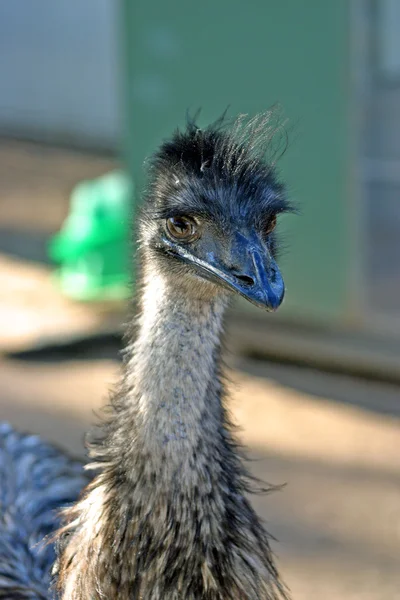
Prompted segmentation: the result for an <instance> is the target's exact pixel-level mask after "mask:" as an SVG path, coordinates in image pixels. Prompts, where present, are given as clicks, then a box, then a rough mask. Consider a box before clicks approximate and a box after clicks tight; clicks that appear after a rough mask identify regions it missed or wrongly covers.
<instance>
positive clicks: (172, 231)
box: [166, 217, 199, 242]
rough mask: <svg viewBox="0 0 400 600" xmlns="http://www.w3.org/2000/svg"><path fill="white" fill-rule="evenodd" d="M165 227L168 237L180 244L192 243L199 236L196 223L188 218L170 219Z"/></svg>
mask: <svg viewBox="0 0 400 600" xmlns="http://www.w3.org/2000/svg"><path fill="white" fill-rule="evenodd" d="M166 227H167V232H168V234H169V236H170V237H172V238H173V239H175V240H179V241H180V242H193V241H194V240H195V239H197V238H198V236H199V233H198V226H197V223H195V221H194V220H193V219H190V218H189V217H170V218H169V219H167V221H166Z"/></svg>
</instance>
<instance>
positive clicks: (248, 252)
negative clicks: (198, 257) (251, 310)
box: [214, 232, 285, 311]
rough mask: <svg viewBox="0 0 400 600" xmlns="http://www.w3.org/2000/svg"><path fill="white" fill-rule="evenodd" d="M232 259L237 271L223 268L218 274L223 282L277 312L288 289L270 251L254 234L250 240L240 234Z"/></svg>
mask: <svg viewBox="0 0 400 600" xmlns="http://www.w3.org/2000/svg"><path fill="white" fill-rule="evenodd" d="M230 259H231V260H230V264H231V265H234V266H233V267H230V268H229V267H226V266H222V265H221V266H220V267H219V268H218V269H216V270H215V271H214V273H215V275H216V277H217V278H219V280H220V282H221V283H222V284H223V285H224V286H225V287H228V288H229V289H231V290H232V291H234V292H236V293H238V294H240V295H241V296H243V298H246V300H249V302H251V303H252V304H255V305H256V306H258V307H260V308H264V309H266V310H268V311H275V310H277V308H279V306H280V305H281V303H282V300H283V297H284V294H285V285H284V282H283V278H282V275H281V272H280V270H279V267H278V265H277V264H276V262H275V260H274V259H273V257H272V256H271V253H270V251H269V250H268V248H267V247H266V246H265V245H264V244H261V243H260V242H259V240H258V239H257V238H256V236H255V235H254V234H253V235H251V236H248V237H247V236H244V235H242V234H241V233H239V232H237V234H236V239H235V243H234V245H233V247H232V250H231V257H230Z"/></svg>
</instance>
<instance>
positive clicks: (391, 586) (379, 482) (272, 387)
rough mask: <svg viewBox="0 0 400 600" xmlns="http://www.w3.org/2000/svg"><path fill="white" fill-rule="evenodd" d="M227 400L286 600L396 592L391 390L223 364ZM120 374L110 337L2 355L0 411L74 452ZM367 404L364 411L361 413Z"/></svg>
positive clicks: (399, 536)
mask: <svg viewBox="0 0 400 600" xmlns="http://www.w3.org/2000/svg"><path fill="white" fill-rule="evenodd" d="M232 361H233V366H234V367H235V368H234V371H233V373H232V384H231V393H232V397H231V400H230V406H231V408H232V411H233V414H234V418H235V420H236V422H237V423H238V424H239V425H240V426H241V428H242V432H241V439H242V440H243V441H244V442H245V443H246V444H247V445H248V447H249V448H250V451H251V455H252V457H255V458H256V460H255V461H253V462H251V469H252V471H253V472H254V473H255V474H256V475H257V476H258V477H261V478H262V479H263V480H265V481H268V482H270V483H272V484H283V483H286V486H285V487H284V488H283V489H282V490H281V491H279V492H275V493H273V494H271V495H267V496H260V497H255V498H254V503H255V505H256V508H257V510H258V511H259V513H260V515H262V516H263V517H264V518H265V519H266V520H267V525H268V529H269V530H270V532H271V533H272V534H273V535H274V536H275V537H276V538H277V540H278V541H277V542H274V544H273V546H274V549H275V552H276V554H277V555H278V557H279V562H280V565H281V571H282V574H283V575H284V577H285V579H286V581H287V583H288V585H289V586H290V588H291V590H292V594H293V598H294V600H322V599H324V600H395V599H398V598H400V568H399V567H400V565H399V556H400V453H399V440H400V389H399V388H397V387H395V386H389V385H384V384H376V383H371V382H365V381H359V380H355V379H351V378H348V377H341V376H338V375H327V374H323V373H320V372H314V371H312V370H304V369H298V368H295V367H287V366H282V365H273V364H269V363H258V362H257V363H254V362H246V361H242V360H241V359H232V360H231V362H232ZM118 369H119V363H118V360H117V358H116V350H115V347H114V345H113V344H111V346H110V344H108V345H106V346H105V345H104V344H103V343H101V342H98V343H97V344H96V346H94V345H91V347H89V348H88V347H86V348H83V349H81V350H80V351H79V352H78V353H75V352H74V353H72V352H69V353H68V352H66V351H58V352H57V353H48V354H43V353H42V354H41V355H38V356H36V358H32V357H30V358H28V357H25V358H19V359H17V358H15V359H7V360H6V359H3V360H2V361H1V362H0V381H1V388H0V418H1V419H7V420H9V421H11V423H12V424H13V425H15V426H16V427H19V428H22V429H27V430H29V431H34V432H38V433H40V434H41V435H43V436H44V437H45V438H47V439H49V440H52V441H54V442H56V443H57V444H59V445H61V446H62V447H64V448H65V449H67V450H69V451H71V452H73V453H75V454H76V453H81V452H83V444H82V436H83V432H84V431H85V430H86V428H87V427H88V425H89V423H90V422H91V420H92V418H93V416H92V413H93V410H95V409H97V408H98V407H100V406H101V404H102V403H103V402H104V400H105V398H106V396H107V388H108V387H109V386H110V385H111V384H112V382H113V381H115V379H116V377H117V374H118ZM366 407H368V408H366Z"/></svg>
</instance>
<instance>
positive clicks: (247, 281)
mask: <svg viewBox="0 0 400 600" xmlns="http://www.w3.org/2000/svg"><path fill="white" fill-rule="evenodd" d="M236 278H237V279H239V280H240V281H241V282H242V283H244V284H245V285H248V286H253V285H254V279H253V278H252V277H250V276H249V275H236Z"/></svg>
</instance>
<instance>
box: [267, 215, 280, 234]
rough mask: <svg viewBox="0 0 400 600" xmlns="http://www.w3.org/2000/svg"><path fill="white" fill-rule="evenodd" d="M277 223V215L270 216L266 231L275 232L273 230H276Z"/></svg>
mask: <svg viewBox="0 0 400 600" xmlns="http://www.w3.org/2000/svg"><path fill="white" fill-rule="evenodd" d="M276 223H277V218H276V215H274V216H273V217H271V218H270V220H269V221H268V225H267V227H266V229H265V233H266V234H267V235H269V234H270V233H272V232H273V230H274V229H275V227H276Z"/></svg>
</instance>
